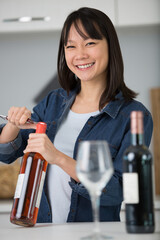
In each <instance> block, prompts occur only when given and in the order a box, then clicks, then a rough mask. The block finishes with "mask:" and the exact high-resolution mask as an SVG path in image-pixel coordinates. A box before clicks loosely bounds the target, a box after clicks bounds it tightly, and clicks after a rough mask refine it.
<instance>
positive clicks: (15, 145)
mask: <svg viewBox="0 0 160 240" xmlns="http://www.w3.org/2000/svg"><path fill="white" fill-rule="evenodd" d="M4 126H5V125H4V124H3V125H0V133H1V131H2V129H3V127H4ZM21 144H22V137H21V134H18V136H17V138H16V139H15V140H14V141H12V142H9V143H1V144H0V154H4V155H5V154H7V155H8V154H13V152H14V151H15V150H17V149H19V148H20V146H21Z"/></svg>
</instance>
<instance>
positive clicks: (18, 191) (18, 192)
mask: <svg viewBox="0 0 160 240" xmlns="http://www.w3.org/2000/svg"><path fill="white" fill-rule="evenodd" d="M24 176H25V174H24V173H23V174H19V176H18V180H17V186H16V190H15V194H14V198H20V196H21V192H22V186H23V181H24Z"/></svg>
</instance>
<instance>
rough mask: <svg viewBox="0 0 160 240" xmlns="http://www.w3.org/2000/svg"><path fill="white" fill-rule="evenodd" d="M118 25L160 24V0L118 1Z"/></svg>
mask: <svg viewBox="0 0 160 240" xmlns="http://www.w3.org/2000/svg"><path fill="white" fill-rule="evenodd" d="M116 1H117V25H118V26H132V25H148V24H149V25H150V24H160V0H134V1H133V0H116Z"/></svg>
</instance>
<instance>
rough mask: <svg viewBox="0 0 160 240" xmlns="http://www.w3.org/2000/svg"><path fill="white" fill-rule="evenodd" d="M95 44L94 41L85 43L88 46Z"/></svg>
mask: <svg viewBox="0 0 160 240" xmlns="http://www.w3.org/2000/svg"><path fill="white" fill-rule="evenodd" d="M94 44H95V42H89V43H87V44H86V45H87V46H90V45H94Z"/></svg>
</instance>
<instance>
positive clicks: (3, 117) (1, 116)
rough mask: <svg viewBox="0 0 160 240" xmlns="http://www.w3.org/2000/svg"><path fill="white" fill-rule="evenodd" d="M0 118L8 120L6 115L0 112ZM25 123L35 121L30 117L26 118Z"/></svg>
mask: <svg viewBox="0 0 160 240" xmlns="http://www.w3.org/2000/svg"><path fill="white" fill-rule="evenodd" d="M0 118H2V119H3V120H7V121H8V116H5V115H1V114H0ZM26 123H30V124H34V123H35V122H34V121H33V120H32V119H30V118H28V119H27V121H26Z"/></svg>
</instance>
